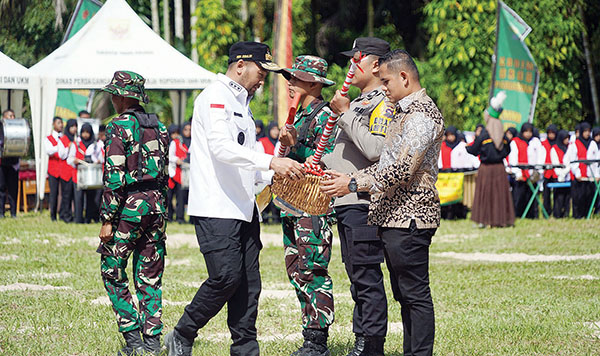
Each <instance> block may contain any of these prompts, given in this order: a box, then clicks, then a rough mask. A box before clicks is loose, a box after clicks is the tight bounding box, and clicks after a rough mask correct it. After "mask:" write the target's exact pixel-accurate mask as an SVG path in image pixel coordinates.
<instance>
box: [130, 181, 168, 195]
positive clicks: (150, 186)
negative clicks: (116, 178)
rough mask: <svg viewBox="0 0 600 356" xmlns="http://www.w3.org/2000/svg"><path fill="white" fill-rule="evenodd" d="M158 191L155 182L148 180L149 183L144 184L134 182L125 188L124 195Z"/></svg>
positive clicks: (158, 186) (157, 185)
mask: <svg viewBox="0 0 600 356" xmlns="http://www.w3.org/2000/svg"><path fill="white" fill-rule="evenodd" d="M159 189H160V185H159V184H158V182H156V181H154V180H149V181H145V182H136V183H133V184H130V185H128V186H126V187H125V193H127V194H134V193H140V192H147V191H150V190H159Z"/></svg>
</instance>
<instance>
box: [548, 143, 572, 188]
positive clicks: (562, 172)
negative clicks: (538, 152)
mask: <svg viewBox="0 0 600 356" xmlns="http://www.w3.org/2000/svg"><path fill="white" fill-rule="evenodd" d="M570 146H571V145H569V146H567V152H565V153H564V155H563V161H562V162H561V161H560V159H559V158H558V152H557V151H556V150H557V148H556V146H552V148H551V149H550V159H551V160H552V164H564V165H565V168H554V173H556V176H557V177H558V178H557V180H558V181H559V182H568V181H570V180H571V168H570V164H569V162H570V161H569V149H570V148H569V147H570Z"/></svg>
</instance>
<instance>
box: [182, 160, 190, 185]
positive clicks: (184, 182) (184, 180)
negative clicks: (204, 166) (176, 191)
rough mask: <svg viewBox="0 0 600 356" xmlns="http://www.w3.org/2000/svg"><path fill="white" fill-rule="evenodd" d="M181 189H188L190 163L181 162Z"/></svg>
mask: <svg viewBox="0 0 600 356" xmlns="http://www.w3.org/2000/svg"><path fill="white" fill-rule="evenodd" d="M181 189H190V164H189V163H187V162H183V163H182V164H181Z"/></svg>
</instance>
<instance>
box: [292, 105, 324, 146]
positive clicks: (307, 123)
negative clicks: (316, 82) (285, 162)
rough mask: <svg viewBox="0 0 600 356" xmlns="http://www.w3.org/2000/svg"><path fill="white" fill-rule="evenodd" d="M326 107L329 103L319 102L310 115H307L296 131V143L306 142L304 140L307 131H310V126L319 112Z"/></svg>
mask: <svg viewBox="0 0 600 356" xmlns="http://www.w3.org/2000/svg"><path fill="white" fill-rule="evenodd" d="M327 105H329V102H327V101H322V102H320V103H319V104H318V105H317V106H315V109H314V110H313V111H312V112H311V113H310V115H308V117H307V118H306V120H305V121H304V123H303V124H302V126H300V129H299V130H298V143H300V142H302V143H304V142H305V141H306V138H307V137H308V130H309V129H310V124H311V123H312V121H313V120H314V119H315V117H316V116H317V114H318V113H319V112H321V110H322V109H323V108H324V107H325V106H327Z"/></svg>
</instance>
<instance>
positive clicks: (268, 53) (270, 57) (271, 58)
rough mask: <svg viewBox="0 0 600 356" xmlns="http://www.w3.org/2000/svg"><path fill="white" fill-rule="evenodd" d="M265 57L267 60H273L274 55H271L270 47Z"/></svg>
mask: <svg viewBox="0 0 600 356" xmlns="http://www.w3.org/2000/svg"><path fill="white" fill-rule="evenodd" d="M265 59H266V60H267V61H272V60H273V56H272V55H271V51H269V50H268V49H267V53H265Z"/></svg>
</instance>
